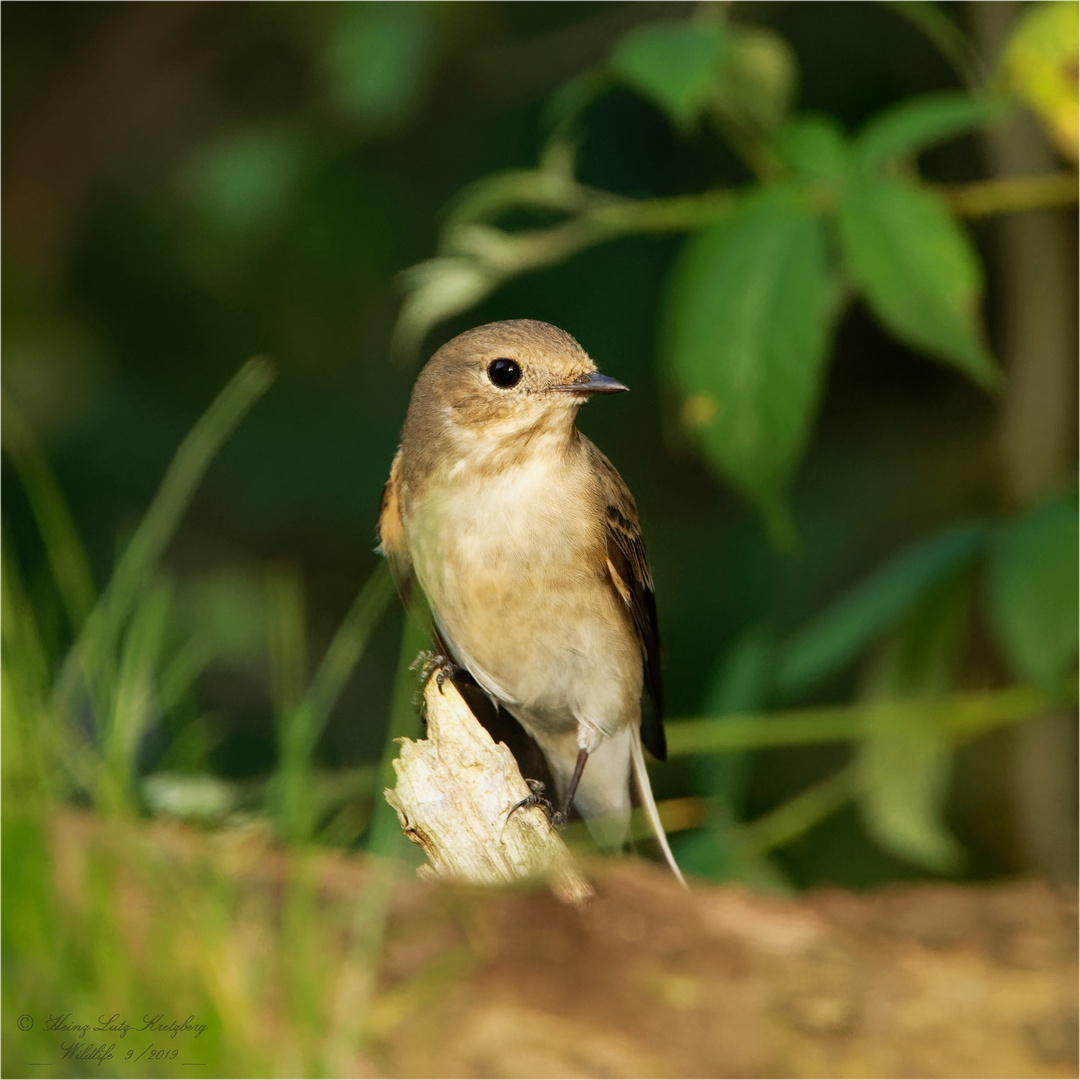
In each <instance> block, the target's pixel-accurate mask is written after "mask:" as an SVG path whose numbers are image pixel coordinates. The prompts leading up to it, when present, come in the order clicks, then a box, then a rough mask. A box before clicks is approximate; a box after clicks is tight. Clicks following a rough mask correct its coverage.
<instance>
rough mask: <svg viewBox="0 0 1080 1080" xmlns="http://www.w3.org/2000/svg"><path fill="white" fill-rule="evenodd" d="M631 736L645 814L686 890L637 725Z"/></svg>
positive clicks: (635, 768)
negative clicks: (673, 853) (666, 830)
mask: <svg viewBox="0 0 1080 1080" xmlns="http://www.w3.org/2000/svg"><path fill="white" fill-rule="evenodd" d="M631 729H632V730H631V734H630V758H631V760H632V761H633V763H634V779H635V780H636V781H637V786H638V791H639V792H640V793H641V802H642V805H643V806H644V807H645V812H646V813H647V814H648V815H649V822H650V824H651V825H652V827H653V832H654V833H655V834H656V839H657V841H658V842H659V844H660V848H661V850H662V851H663V852H664V858H665V859H666V860H667V864H668V866H670V867H671V870H672V872H673V873H674V875H675V876H676V877H677V878H678V879H679V883H680V884H681V885H682V887H683V888H684V889H685V888H686V887H687V885H686V879H685V878H684V877H683V876H682V871H681V870H680V869H679V865H678V863H676V862H675V856H674V855H672V854H671V846H670V845H669V844H668V838H667V833H665V832H664V826H663V825H662V824H661V823H660V812H659V811H658V810H657V809H656V800H655V799H654V798H653V793H652V784H650V783H649V773H648V771H647V770H646V768H645V752H644V750H642V748H641V732H640V731H639V730H638V728H637V725H636V724H634V725H631Z"/></svg>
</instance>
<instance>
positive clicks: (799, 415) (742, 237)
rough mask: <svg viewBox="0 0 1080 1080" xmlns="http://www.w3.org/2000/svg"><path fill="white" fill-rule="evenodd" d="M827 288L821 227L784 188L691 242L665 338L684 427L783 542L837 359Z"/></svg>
mask: <svg viewBox="0 0 1080 1080" xmlns="http://www.w3.org/2000/svg"><path fill="white" fill-rule="evenodd" d="M828 295H829V283H828V274H827V262H826V252H825V238H824V235H823V228H822V223H821V221H820V220H819V219H818V217H817V216H816V215H815V214H814V213H813V212H812V211H811V210H810V209H808V208H807V207H806V206H805V205H804V204H803V203H802V202H801V201H800V200H799V199H798V198H797V197H795V196H794V195H792V194H791V193H790V192H788V191H786V190H784V189H770V190H766V191H765V192H763V193H762V194H761V195H760V196H758V197H755V198H753V199H751V200H750V201H748V202H747V203H746V204H745V205H744V206H743V207H742V208H741V209H740V210H738V211H737V212H736V213H735V214H733V215H732V216H731V217H730V218H729V219H728V220H727V221H725V222H723V223H721V224H719V225H716V226H713V227H712V228H710V229H706V230H705V231H703V232H701V233H700V234H698V235H697V236H695V237H694V238H693V239H691V240H690V241H689V243H688V244H687V247H686V249H685V251H684V252H683V255H682V258H681V261H680V264H679V266H678V268H677V271H676V273H675V276H674V289H673V292H672V295H671V300H670V305H669V311H668V319H667V343H666V344H667V354H668V356H669V358H670V362H671V367H672V370H673V372H674V375H675V378H676V380H677V382H678V385H679V387H680V389H681V391H682V393H683V395H684V400H685V405H684V417H685V420H686V423H687V425H688V427H689V428H690V430H691V431H692V432H693V433H694V435H695V436H696V438H697V439H698V441H699V442H700V444H701V447H702V449H703V450H704V452H705V455H706V457H707V459H708V460H709V462H710V463H711V464H712V465H713V466H714V467H715V468H716V469H717V470H718V471H719V472H720V473H721V474H722V475H724V476H726V477H727V478H728V479H729V480H731V481H732V482H733V483H734V484H735V485H736V486H737V487H739V488H741V489H742V491H743V492H745V493H746V494H747V495H748V496H749V497H750V498H751V499H753V500H754V501H755V502H756V503H757V504H758V506H759V507H760V508H761V509H762V511H763V513H764V515H765V518H766V521H767V523H768V524H769V527H770V529H771V531H772V534H773V536H774V539H776V540H777V541H778V542H779V543H785V542H788V541H789V540H790V538H791V526H790V523H789V521H788V517H787V511H786V507H785V501H784V497H785V490H786V487H787V484H788V481H789V480H790V477H791V474H792V472H793V471H794V468H795V465H796V463H797V462H798V459H799V455H800V454H801V453H802V450H803V447H804V445H805V443H806V440H807V437H808V435H809V431H810V425H811V422H812V420H813V415H814V410H815V407H816V405H817V401H818V396H819V393H820V388H821V381H822V377H823V374H824V366H825V359H826V356H827V354H828V336H829V326H828V318H827V305H828Z"/></svg>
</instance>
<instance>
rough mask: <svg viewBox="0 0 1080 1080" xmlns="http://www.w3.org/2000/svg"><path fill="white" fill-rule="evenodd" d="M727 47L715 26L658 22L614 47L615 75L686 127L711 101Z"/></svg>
mask: <svg viewBox="0 0 1080 1080" xmlns="http://www.w3.org/2000/svg"><path fill="white" fill-rule="evenodd" d="M728 47H729V43H728V38H727V34H726V32H725V30H724V26H723V24H721V23H718V22H708V23H703V24H695V23H687V22H681V21H680V22H674V21H672V22H656V23H649V24H647V25H645V26H639V27H637V28H636V29H635V30H632V31H631V32H630V33H629V34H627V35H626V36H625V37H624V38H623V39H622V40H621V41H620V42H619V44H618V45H617V46H616V48H615V53H614V55H613V56H612V58H611V65H612V67H613V69H614V70H615V72H616V73H617V74H618V75H620V76H622V78H623V79H625V80H626V81H627V82H628V83H629V84H630V85H631V86H632V87H633V88H634V89H635V90H637V91H638V92H639V93H640V94H642V95H643V96H644V97H647V98H649V99H650V100H651V101H653V102H655V103H656V104H657V105H659V106H660V108H661V109H663V110H664V111H665V112H666V113H667V114H668V116H670V117H671V119H672V120H673V121H674V122H675V123H676V124H678V125H679V126H680V127H683V128H686V127H688V126H689V125H690V124H691V123H692V122H693V120H694V119H695V118H696V117H697V115H698V113H699V112H700V111H701V109H702V108H703V107H704V106H705V105H706V104H707V103H708V101H709V100H710V98H711V97H712V93H713V90H714V87H715V83H716V79H717V76H718V75H719V72H720V70H721V65H722V64H723V61H724V57H725V55H726V54H727V51H728Z"/></svg>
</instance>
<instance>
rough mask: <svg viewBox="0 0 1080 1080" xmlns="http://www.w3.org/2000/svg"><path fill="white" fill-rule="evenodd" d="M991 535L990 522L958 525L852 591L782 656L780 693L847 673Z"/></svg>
mask: <svg viewBox="0 0 1080 1080" xmlns="http://www.w3.org/2000/svg"><path fill="white" fill-rule="evenodd" d="M988 535H989V527H988V525H987V524H986V523H985V522H982V521H974V522H968V523H965V524H963V525H957V526H954V527H952V528H949V529H946V530H945V531H943V532H940V533H937V534H936V535H934V536H931V537H929V538H928V539H926V540H923V541H922V542H921V543H919V544H918V545H916V546H915V547H914V548H911V549H910V550H908V551H906V552H904V553H902V554H901V555H899V556H897V557H896V558H895V559H893V560H891V561H890V562H888V563H886V564H885V566H883V567H882V568H881V569H880V570H878V571H877V572H876V573H875V574H873V575H872V576H871V577H870V578H869V579H868V580H867V581H865V582H863V583H862V584H861V585H858V586H856V587H854V588H853V589H851V590H849V591H848V592H847V593H845V594H844V595H843V596H841V597H840V599H839V600H837V601H836V602H835V603H833V604H832V605H830V606H829V607H828V608H826V609H825V611H823V612H822V613H821V614H820V615H819V616H817V618H815V619H814V620H812V621H811V622H810V624H809V625H808V626H806V627H805V628H804V629H803V630H801V631H800V632H799V633H797V634H796V635H795V636H794V637H792V639H791V640H790V641H789V642H788V644H787V646H786V647H785V648H784V649H783V650H782V652H781V653H780V658H779V662H778V664H777V665H776V671H775V679H776V688H777V690H778V691H779V693H780V694H781V696H783V697H785V698H791V697H795V696H798V695H799V694H801V693H803V692H804V691H805V690H807V689H809V688H810V687H811V686H812V685H813V684H814V683H816V682H818V681H820V680H822V679H824V678H827V677H828V676H830V675H833V674H835V673H836V672H838V671H840V670H842V669H843V668H844V667H845V666H846V665H847V664H849V663H850V662H851V661H852V660H854V659H855V657H856V656H858V654H859V653H860V652H861V651H862V650H863V649H864V648H866V646H867V645H869V644H870V643H871V642H872V641H874V640H875V639H876V638H878V637H880V636H881V635H882V634H883V633H884V632H885V631H887V630H888V629H890V628H891V627H893V626H895V625H896V624H897V622H898V621H899V620H900V619H901V618H903V616H904V615H905V614H906V613H907V612H908V611H909V610H910V609H911V607H912V605H913V604H915V603H917V602H918V601H919V600H920V598H921V597H923V596H924V595H925V594H926V592H927V591H928V590H929V589H931V588H932V587H933V586H934V585H936V584H937V583H938V582H939V581H941V580H942V579H943V578H944V577H945V576H947V575H948V574H950V573H952V572H953V571H955V570H956V569H957V568H958V567H959V566H962V565H963V564H964V563H967V562H970V561H971V560H973V559H974V558H975V557H976V556H977V555H978V553H979V551H980V550H981V549H982V547H983V545H984V544H985V542H986V539H987V537H988Z"/></svg>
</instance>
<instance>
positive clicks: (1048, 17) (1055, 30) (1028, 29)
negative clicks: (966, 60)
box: [1003, 2, 1080, 165]
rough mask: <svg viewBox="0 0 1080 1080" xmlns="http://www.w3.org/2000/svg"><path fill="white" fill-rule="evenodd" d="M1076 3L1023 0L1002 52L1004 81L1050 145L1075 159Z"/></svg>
mask: <svg viewBox="0 0 1080 1080" xmlns="http://www.w3.org/2000/svg"><path fill="white" fill-rule="evenodd" d="M1078 62H1080V5H1077V4H1076V3H1075V2H1057V3H1052V4H1051V3H1044V4H1030V5H1026V6H1025V8H1024V12H1023V17H1022V18H1021V20H1020V23H1019V25H1018V26H1017V28H1016V31H1015V33H1014V34H1013V37H1012V40H1011V41H1010V42H1009V45H1008V48H1007V50H1006V52H1005V58H1004V64H1003V66H1004V69H1005V76H1006V78H1007V79H1008V81H1009V84H1010V85H1011V86H1012V87H1013V88H1014V89H1015V90H1016V91H1017V93H1018V94H1019V95H1020V96H1021V97H1022V98H1023V99H1024V100H1025V101H1026V102H1027V103H1028V104H1029V105H1030V106H1031V107H1032V108H1033V109H1034V110H1035V112H1036V113H1038V115H1039V119H1040V120H1042V122H1043V126H1044V127H1045V128H1046V130H1047V133H1048V134H1049V135H1050V138H1051V139H1053V141H1054V145H1055V146H1056V147H1057V148H1058V149H1059V150H1060V151H1061V152H1062V153H1063V154H1064V155H1065V156H1066V157H1067V158H1068V159H1069V160H1070V161H1071V162H1072V163H1073V164H1074V165H1075V164H1076V161H1077V139H1078V134H1080V119H1078V117H1080V108H1078V103H1077V80H1076V68H1077V63H1078Z"/></svg>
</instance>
